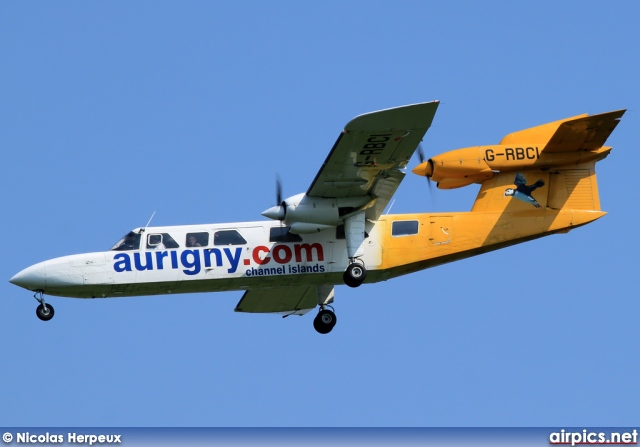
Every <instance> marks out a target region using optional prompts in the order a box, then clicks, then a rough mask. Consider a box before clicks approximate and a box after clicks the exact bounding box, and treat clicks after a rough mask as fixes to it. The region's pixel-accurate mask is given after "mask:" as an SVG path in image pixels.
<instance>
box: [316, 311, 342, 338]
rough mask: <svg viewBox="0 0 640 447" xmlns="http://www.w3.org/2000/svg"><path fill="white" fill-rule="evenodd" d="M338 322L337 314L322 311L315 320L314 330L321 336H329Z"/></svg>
mask: <svg viewBox="0 0 640 447" xmlns="http://www.w3.org/2000/svg"><path fill="white" fill-rule="evenodd" d="M337 321H338V320H337V318H336V314H334V313H333V312H331V311H330V310H326V309H325V310H321V311H320V312H318V315H316V317H315V318H314V319H313V328H314V329H315V330H316V331H318V332H319V333H320V334H328V333H329V332H331V329H333V327H334V326H335V325H336V322H337Z"/></svg>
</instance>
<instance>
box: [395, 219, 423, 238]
mask: <svg viewBox="0 0 640 447" xmlns="http://www.w3.org/2000/svg"><path fill="white" fill-rule="evenodd" d="M412 234H418V221H417V220H396V221H395V222H393V223H392V224H391V235H392V236H411V235H412Z"/></svg>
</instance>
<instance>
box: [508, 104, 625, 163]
mask: <svg viewBox="0 0 640 447" xmlns="http://www.w3.org/2000/svg"><path fill="white" fill-rule="evenodd" d="M625 111H626V110H616V111H613V112H607V113H601V114H598V115H592V116H589V115H587V114H584V115H578V116H574V117H571V118H566V119H563V120H559V121H554V122H552V123H547V124H543V125H541V126H536V127H531V128H529V129H525V130H521V131H519V132H514V133H510V134H509V135H507V136H505V137H504V138H503V139H502V141H501V142H500V144H501V145H506V146H517V145H527V146H531V145H539V146H540V147H541V150H542V151H544V152H547V153H549V152H572V151H578V150H585V151H591V150H596V149H599V148H601V147H602V146H604V144H605V142H606V141H607V138H609V135H611V132H613V130H614V129H615V128H616V126H617V125H618V123H619V122H620V118H621V117H622V115H624V112H625Z"/></svg>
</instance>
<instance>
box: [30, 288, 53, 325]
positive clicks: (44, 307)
mask: <svg viewBox="0 0 640 447" xmlns="http://www.w3.org/2000/svg"><path fill="white" fill-rule="evenodd" d="M33 297H34V298H35V299H36V301H38V302H39V303H40V305H39V306H38V307H36V315H37V317H38V318H40V319H41V320H42V321H49V320H51V319H52V318H53V313H54V310H53V306H52V305H51V304H47V303H45V302H44V294H43V293H42V290H38V291H37V292H36V294H35V295H33Z"/></svg>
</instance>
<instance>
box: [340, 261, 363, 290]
mask: <svg viewBox="0 0 640 447" xmlns="http://www.w3.org/2000/svg"><path fill="white" fill-rule="evenodd" d="M349 262H350V264H349V267H347V269H346V270H345V271H344V274H343V275H342V279H343V280H344V283H345V284H346V285H348V286H349V287H358V286H359V285H360V284H362V283H363V282H364V280H365V278H366V277H367V269H366V268H365V267H364V263H362V261H360V260H353V259H352V260H350V261H349Z"/></svg>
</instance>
